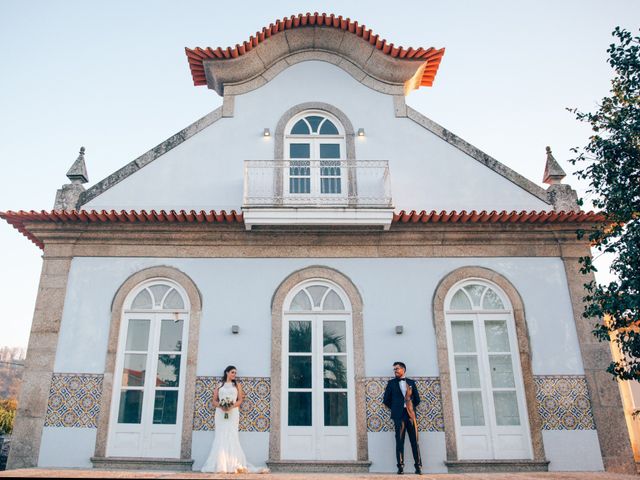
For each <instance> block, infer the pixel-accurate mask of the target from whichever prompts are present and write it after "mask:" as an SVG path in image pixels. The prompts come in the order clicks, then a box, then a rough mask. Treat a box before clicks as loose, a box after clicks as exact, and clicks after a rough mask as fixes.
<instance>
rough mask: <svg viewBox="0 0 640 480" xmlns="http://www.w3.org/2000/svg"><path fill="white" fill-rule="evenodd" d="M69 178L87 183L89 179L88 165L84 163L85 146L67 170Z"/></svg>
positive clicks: (74, 181) (75, 181)
mask: <svg viewBox="0 0 640 480" xmlns="http://www.w3.org/2000/svg"><path fill="white" fill-rule="evenodd" d="M67 178H68V179H69V180H71V181H72V182H73V183H87V182H88V181H89V175H88V174H87V166H86V165H85V163H84V147H80V154H79V155H78V158H76V161H75V162H73V165H71V168H70V169H69V171H68V172H67Z"/></svg>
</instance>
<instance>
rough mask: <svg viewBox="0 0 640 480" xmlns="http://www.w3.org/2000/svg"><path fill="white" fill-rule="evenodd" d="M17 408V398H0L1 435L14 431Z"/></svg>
mask: <svg viewBox="0 0 640 480" xmlns="http://www.w3.org/2000/svg"><path fill="white" fill-rule="evenodd" d="M16 408H17V402H16V401H15V399H7V400H0V435H5V434H10V433H11V432H12V431H13V421H14V419H15V417H16Z"/></svg>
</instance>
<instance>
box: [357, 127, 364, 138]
mask: <svg viewBox="0 0 640 480" xmlns="http://www.w3.org/2000/svg"><path fill="white" fill-rule="evenodd" d="M358 136H359V137H364V128H359V129H358Z"/></svg>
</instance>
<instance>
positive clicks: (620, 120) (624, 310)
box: [571, 27, 640, 380]
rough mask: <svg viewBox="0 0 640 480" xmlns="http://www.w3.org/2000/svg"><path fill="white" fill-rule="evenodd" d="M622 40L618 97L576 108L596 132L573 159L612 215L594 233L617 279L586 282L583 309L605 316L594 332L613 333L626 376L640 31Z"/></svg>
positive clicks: (637, 364) (636, 274)
mask: <svg viewBox="0 0 640 480" xmlns="http://www.w3.org/2000/svg"><path fill="white" fill-rule="evenodd" d="M612 35H613V37H615V42H614V43H612V44H611V45H610V46H609V48H608V50H607V53H608V54H609V60H608V63H609V65H611V67H612V68H613V70H614V76H613V79H612V81H611V91H610V96H608V97H605V98H604V99H602V102H601V104H600V105H599V108H598V109H597V110H596V111H595V112H592V113H583V112H580V111H577V110H572V111H573V112H574V113H575V115H576V118H577V119H578V120H579V121H581V122H586V123H588V124H590V126H591V128H592V130H593V135H592V136H591V137H590V139H589V143H588V144H587V145H586V146H585V147H584V148H582V149H574V150H573V152H574V153H575V154H576V157H575V158H574V159H573V160H571V162H572V163H573V164H574V165H576V164H578V165H579V166H580V167H581V170H578V171H577V172H576V175H577V176H578V177H579V178H580V179H583V180H587V181H588V182H589V189H588V190H587V193H588V194H591V195H593V197H592V202H593V205H594V207H595V208H596V209H598V210H600V211H601V212H602V213H604V214H605V216H606V218H607V222H606V223H605V224H602V225H599V226H597V227H595V228H594V229H592V230H589V231H587V232H584V231H580V232H578V236H579V237H583V236H584V235H588V238H589V240H590V241H591V243H592V245H593V246H594V247H595V249H596V250H598V251H599V252H602V253H612V254H614V256H615V258H614V260H613V262H612V264H611V272H612V273H613V274H615V276H616V277H617V280H615V281H612V282H610V283H608V284H604V285H601V284H598V283H596V282H595V281H592V282H589V283H587V284H586V285H585V288H586V291H587V295H586V296H585V298H584V300H585V303H586V308H585V311H584V313H583V316H584V317H586V318H593V317H595V318H598V319H602V320H601V321H600V322H599V323H596V325H595V328H594V330H593V334H594V335H595V336H596V337H597V338H598V339H599V340H600V341H609V340H612V341H613V342H615V343H616V344H617V345H618V347H619V348H620V351H621V352H622V354H623V355H622V359H621V360H619V361H615V362H611V364H610V365H609V367H608V368H607V371H608V372H610V373H611V374H612V375H613V376H614V377H616V378H619V379H622V380H631V379H635V380H640V225H639V223H638V221H639V218H640V36H635V37H634V36H633V35H632V34H631V33H630V32H628V31H626V30H624V29H621V28H620V27H616V28H615V30H614V31H613V33H612ZM580 263H581V271H582V272H583V273H589V272H593V271H595V270H596V269H595V267H594V266H593V263H592V260H591V257H583V258H581V259H580Z"/></svg>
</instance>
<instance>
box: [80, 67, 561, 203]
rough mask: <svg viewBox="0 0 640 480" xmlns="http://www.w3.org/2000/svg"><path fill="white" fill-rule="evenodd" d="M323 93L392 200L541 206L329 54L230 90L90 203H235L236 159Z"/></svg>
mask: <svg viewBox="0 0 640 480" xmlns="http://www.w3.org/2000/svg"><path fill="white" fill-rule="evenodd" d="M305 102H324V103H329V104H331V105H334V106H335V107H337V108H338V109H340V110H342V111H343V112H344V113H345V114H346V115H347V117H349V119H350V120H351V123H352V124H353V126H354V128H355V129H356V130H357V129H358V128H364V129H365V132H366V137H364V138H356V159H359V160H388V161H389V168H390V176H391V183H392V195H393V199H394V206H395V208H396V210H400V209H407V210H411V209H417V210H420V209H425V210H461V209H467V210H473V209H475V210H483V209H485V210H548V209H549V205H547V204H546V203H544V202H542V201H541V200H539V199H538V198H537V197H534V196H533V195H531V194H529V193H528V192H526V191H525V190H523V189H522V188H520V187H518V186H517V185H515V184H513V183H512V182H510V181H509V180H507V179H506V178H504V177H502V176H501V175H499V174H497V173H495V172H493V171H492V170H490V169H489V168H487V167H485V166H484V165H482V164H481V163H479V162H478V161H476V160H474V159H473V158H471V157H469V156H468V155H466V154H465V153H463V152H461V151H460V150H458V149H457V148H456V147H454V146H452V145H450V144H448V143H447V142H445V141H443V140H442V139H440V138H438V137H437V136H435V135H434V134H432V133H431V132H429V131H428V130H426V129H424V128H423V127H421V126H420V125H418V124H417V123H416V122H414V121H413V120H411V119H409V118H406V117H405V118H397V117H395V115H394V106H393V97H392V96H390V95H386V94H382V93H379V92H377V91H374V90H372V89H370V88H368V87H365V86H363V85H362V84H360V83H359V82H358V81H356V80H355V79H354V78H352V77H351V76H350V75H349V74H347V73H346V72H344V71H343V70H341V69H340V68H339V67H336V66H334V65H332V64H329V63H326V62H321V61H308V62H303V63H299V64H296V65H293V66H291V67H289V68H287V69H286V70H285V71H283V72H282V73H280V74H279V75H278V76H277V77H276V78H274V79H273V80H272V81H271V82H269V83H267V84H266V85H264V86H263V87H261V88H258V89H256V90H253V91H251V92H249V93H246V94H243V95H238V96H236V97H235V111H234V116H233V117H228V118H222V119H220V120H218V121H217V122H215V123H214V124H212V125H211V126H209V127H208V128H206V129H204V130H203V131H201V132H200V133H198V134H196V135H195V136H193V137H191V138H190V139H188V140H187V141H185V142H183V143H182V144H180V145H179V146H177V147H176V148H174V149H173V150H171V151H169V152H168V153H166V154H165V155H163V156H161V157H159V158H158V159H156V160H155V161H153V162H152V163H150V164H148V165H147V166H145V167H144V168H142V169H141V170H140V171H138V172H136V173H134V174H133V175H132V176H130V177H128V178H126V179H125V180H123V181H122V182H120V183H119V184H116V185H115V186H114V187H112V188H111V189H109V190H107V191H106V192H105V193H103V194H101V195H99V196H98V197H96V198H94V199H93V200H91V201H90V202H88V203H87V204H86V205H84V208H96V209H102V208H104V209H111V208H114V209H142V208H144V209H181V208H184V209H192V208H193V209H206V210H209V209H216V210H218V209H227V210H229V209H236V210H239V209H240V207H241V205H242V194H243V191H242V190H243V161H244V160H261V159H273V155H274V141H275V138H274V137H273V136H272V137H270V138H265V137H263V136H262V132H263V129H264V128H270V129H271V132H272V134H273V133H274V132H275V128H276V125H277V123H278V120H279V119H280V117H281V116H282V115H283V114H284V112H286V111H287V110H288V109H289V108H291V107H292V106H295V105H298V104H300V103H305Z"/></svg>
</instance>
